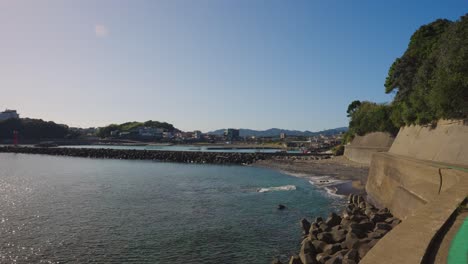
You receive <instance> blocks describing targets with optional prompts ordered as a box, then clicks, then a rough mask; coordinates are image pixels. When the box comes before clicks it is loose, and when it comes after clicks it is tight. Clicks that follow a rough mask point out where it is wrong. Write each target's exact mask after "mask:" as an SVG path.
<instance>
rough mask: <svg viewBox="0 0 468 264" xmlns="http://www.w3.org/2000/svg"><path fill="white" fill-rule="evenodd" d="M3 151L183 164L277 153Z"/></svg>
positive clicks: (231, 161)
mask: <svg viewBox="0 0 468 264" xmlns="http://www.w3.org/2000/svg"><path fill="white" fill-rule="evenodd" d="M0 152H4V153H23V154H43V155H54V156H69V157H84V158H104V159H128V160H155V161H168V162H180V163H202V164H203V163H209V164H251V163H254V162H255V161H257V160H264V159H268V158H270V157H271V156H272V155H273V153H234V152H195V151H193V152H190V151H155V150H150V151H148V150H128V149H126V150H123V149H91V148H40V147H0Z"/></svg>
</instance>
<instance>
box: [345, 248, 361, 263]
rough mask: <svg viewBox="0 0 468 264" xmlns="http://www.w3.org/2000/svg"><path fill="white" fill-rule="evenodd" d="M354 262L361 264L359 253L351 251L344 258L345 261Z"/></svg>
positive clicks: (354, 250)
mask: <svg viewBox="0 0 468 264" xmlns="http://www.w3.org/2000/svg"><path fill="white" fill-rule="evenodd" d="M345 260H346V261H354V262H355V263H357V262H359V252H358V251H357V250H356V249H350V250H349V251H348V253H346V255H345V256H344V257H343V261H345Z"/></svg>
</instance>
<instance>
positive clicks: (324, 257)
mask: <svg viewBox="0 0 468 264" xmlns="http://www.w3.org/2000/svg"><path fill="white" fill-rule="evenodd" d="M329 259H331V256H329V255H327V254H325V253H320V254H317V257H316V260H317V261H318V262H319V263H325V262H326V261H327V260H329Z"/></svg>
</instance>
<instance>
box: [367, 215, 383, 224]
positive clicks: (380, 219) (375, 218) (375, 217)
mask: <svg viewBox="0 0 468 264" xmlns="http://www.w3.org/2000/svg"><path fill="white" fill-rule="evenodd" d="M385 219H386V218H385V216H383V215H382V214H371V216H370V217H369V220H370V221H372V222H373V223H374V224H377V223H379V222H383V221H385Z"/></svg>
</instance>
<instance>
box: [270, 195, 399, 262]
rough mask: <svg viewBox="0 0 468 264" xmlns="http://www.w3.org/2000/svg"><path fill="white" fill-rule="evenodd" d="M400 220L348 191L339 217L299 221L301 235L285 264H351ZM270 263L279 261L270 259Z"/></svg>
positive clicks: (357, 260) (332, 215)
mask: <svg viewBox="0 0 468 264" xmlns="http://www.w3.org/2000/svg"><path fill="white" fill-rule="evenodd" d="M400 222H401V221H400V220H399V219H397V218H395V217H394V216H393V215H392V214H391V213H390V212H389V211H388V209H377V208H376V207H374V206H373V205H372V204H370V203H368V202H366V201H365V199H364V197H363V196H360V195H354V194H351V195H349V197H348V204H347V206H346V208H345V209H344V210H343V213H342V214H341V216H339V215H337V214H335V213H331V214H330V216H329V217H328V218H327V219H325V220H324V219H322V218H321V217H317V218H316V219H315V220H314V221H312V222H309V221H308V220H307V219H305V218H304V219H302V220H301V222H300V223H301V227H302V229H303V231H304V238H303V241H302V242H301V249H300V252H299V254H298V255H296V256H292V257H291V258H290V260H289V264H318V263H321V264H355V263H359V261H360V260H361V259H362V258H363V257H364V256H365V255H366V253H367V252H368V251H369V250H370V249H371V248H372V247H373V246H374V245H375V244H376V243H377V242H378V241H379V240H380V239H381V238H382V237H383V236H385V235H386V234H387V233H388V232H390V230H392V229H393V228H394V227H395V226H397V225H398V224H399V223H400ZM273 263H274V264H280V263H281V262H280V261H279V260H277V259H276V260H274V261H273Z"/></svg>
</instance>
